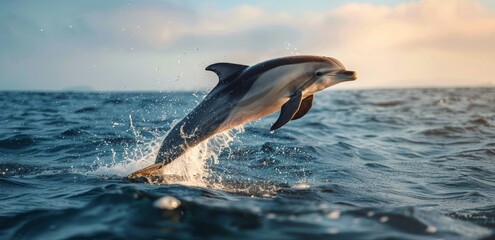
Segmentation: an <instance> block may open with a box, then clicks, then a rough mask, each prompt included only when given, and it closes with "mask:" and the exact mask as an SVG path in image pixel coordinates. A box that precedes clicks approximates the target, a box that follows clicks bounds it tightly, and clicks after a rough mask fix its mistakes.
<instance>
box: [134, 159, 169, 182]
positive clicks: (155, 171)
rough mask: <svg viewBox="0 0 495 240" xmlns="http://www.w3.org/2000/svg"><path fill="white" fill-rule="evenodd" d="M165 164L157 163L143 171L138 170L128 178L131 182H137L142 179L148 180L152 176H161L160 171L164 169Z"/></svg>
mask: <svg viewBox="0 0 495 240" xmlns="http://www.w3.org/2000/svg"><path fill="white" fill-rule="evenodd" d="M164 166H165V164H162V163H157V164H153V165H151V166H149V167H145V168H143V169H140V170H137V171H135V172H133V173H131V174H129V175H128V176H127V179H129V180H137V179H140V178H148V177H150V176H157V175H161V172H160V169H161V168H162V167H164Z"/></svg>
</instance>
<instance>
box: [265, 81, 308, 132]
mask: <svg viewBox="0 0 495 240" xmlns="http://www.w3.org/2000/svg"><path fill="white" fill-rule="evenodd" d="M301 98H302V91H301V90H297V92H295V93H294V94H292V96H290V99H289V101H287V102H286V103H285V104H284V105H282V109H281V110H280V116H279V117H278V119H277V121H276V122H275V123H274V124H273V126H272V127H271V128H270V130H271V131H273V130H275V129H278V128H281V127H282V126H284V125H285V124H286V123H288V122H289V121H290V120H291V119H292V118H293V117H294V115H296V113H297V110H299V106H301Z"/></svg>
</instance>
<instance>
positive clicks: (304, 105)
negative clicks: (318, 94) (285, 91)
mask: <svg viewBox="0 0 495 240" xmlns="http://www.w3.org/2000/svg"><path fill="white" fill-rule="evenodd" d="M314 98H315V95H314V94H311V95H309V96H307V97H306V98H304V99H303V100H302V101H301V106H299V110H297V112H296V114H295V115H294V117H292V119H291V120H297V119H299V118H302V117H303V116H304V115H306V113H308V112H309V109H311V107H312V106H313V99H314Z"/></svg>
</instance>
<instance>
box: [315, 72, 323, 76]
mask: <svg viewBox="0 0 495 240" xmlns="http://www.w3.org/2000/svg"><path fill="white" fill-rule="evenodd" d="M321 75H323V73H321V72H315V76H317V77H321Z"/></svg>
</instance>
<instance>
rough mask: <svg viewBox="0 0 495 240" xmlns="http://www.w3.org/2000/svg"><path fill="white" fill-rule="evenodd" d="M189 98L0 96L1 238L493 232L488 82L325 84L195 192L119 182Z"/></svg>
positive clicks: (244, 136) (210, 164)
mask: <svg viewBox="0 0 495 240" xmlns="http://www.w3.org/2000/svg"><path fill="white" fill-rule="evenodd" d="M203 96H204V93H62V92H61V93H21V92H1V93H0V107H1V110H0V125H1V128H0V239H189V238H193V239H207V238H211V239H232V238H239V239H242V238H245V239H328V238H331V237H332V238H336V239H353V238H354V239H490V238H493V237H495V231H494V229H495V89H494V88H473V89H407V90H363V91H357V90H356V91H326V92H323V93H320V94H318V95H317V96H316V99H315V105H314V107H313V109H312V110H311V111H310V112H309V114H308V115H306V116H305V117H304V118H302V119H300V120H297V121H293V122H290V123H289V124H288V125H286V126H284V127H283V128H281V129H280V130H278V131H276V132H274V133H270V131H269V128H270V126H271V125H272V124H273V122H274V121H275V120H276V117H277V116H270V117H267V118H265V119H263V120H260V121H257V122H254V123H251V124H248V125H246V126H245V127H244V132H241V133H237V134H235V139H234V141H233V142H231V143H230V146H229V147H228V148H224V149H223V151H222V153H221V154H220V155H219V156H218V162H217V163H215V159H194V158H192V159H189V160H190V161H191V162H192V165H195V164H196V163H195V162H197V161H199V162H201V161H202V162H204V163H205V164H206V167H205V175H204V176H202V177H201V179H199V183H201V184H199V183H198V182H189V183H186V185H188V186H186V185H182V184H172V185H149V184H144V183H130V182H128V181H126V180H125V178H124V176H125V175H126V174H128V173H130V172H132V171H133V170H137V169H138V168H139V167H144V166H146V165H147V164H149V162H150V161H152V158H153V156H152V155H153V154H154V152H156V149H157V148H158V147H159V141H160V139H162V138H163V135H165V134H166V132H167V130H169V129H170V126H171V125H172V124H173V123H174V122H176V121H177V120H179V119H180V118H182V117H183V116H185V115H186V114H187V112H188V111H189V110H190V109H192V108H193V107H194V106H195V105H196V104H197V103H198V102H199V101H200V100H201V98H202V97H203ZM163 203H164V204H163Z"/></svg>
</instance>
